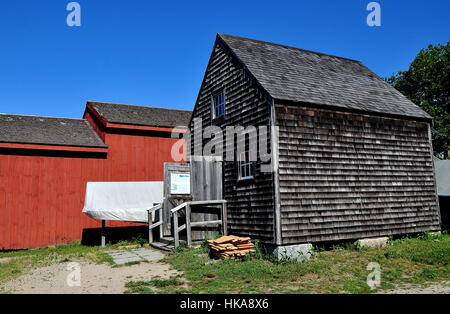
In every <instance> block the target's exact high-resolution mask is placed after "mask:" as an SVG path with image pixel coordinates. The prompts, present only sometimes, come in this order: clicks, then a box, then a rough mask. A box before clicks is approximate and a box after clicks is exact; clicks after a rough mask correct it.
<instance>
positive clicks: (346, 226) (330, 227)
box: [190, 35, 440, 245]
mask: <svg viewBox="0 0 450 314" xmlns="http://www.w3.org/2000/svg"><path fill="white" fill-rule="evenodd" d="M224 88H225V89H226V114H225V117H222V118H220V119H216V120H214V121H211V107H212V104H211V99H212V96H214V95H215V94H216V93H217V92H219V91H221V90H223V89H224ZM192 117H193V118H202V119H203V128H205V127H207V126H208V125H212V124H213V125H217V126H220V127H222V129H225V127H226V126H237V125H240V126H244V127H247V126H250V125H253V126H259V125H265V126H271V125H272V124H273V123H274V124H275V125H277V126H279V137H277V138H275V137H271V138H270V139H269V141H270V142H272V143H268V145H271V146H273V148H274V151H273V152H272V157H273V160H274V163H273V165H274V168H275V169H277V170H276V171H274V172H273V173H262V172H261V164H260V163H257V165H256V175H255V179H254V180H249V181H245V182H238V167H237V162H229V161H226V159H225V160H224V164H223V187H224V191H223V195H224V198H225V199H226V200H227V201H228V204H229V207H228V222H229V224H228V225H229V230H228V231H229V233H230V234H237V235H248V236H251V237H254V238H259V239H261V240H262V241H263V242H264V243H267V244H276V245H288V244H297V243H307V242H324V241H336V240H346V239H348V240H350V239H358V238H369V237H377V236H387V235H399V234H406V233H417V232H424V231H435V230H440V217H439V207H438V204H437V197H436V189H435V178H434V169H433V161H432V151H431V150H432V148H431V139H430V123H431V122H432V121H431V117H430V116H429V115H428V114H427V113H426V112H424V111H423V110H422V109H420V108H419V107H418V106H417V105H415V104H413V103H412V102H411V101H409V100H408V99H407V98H406V97H404V96H403V95H401V94H400V93H399V92H398V91H396V90H395V89H394V88H392V87H391V86H389V85H388V84H386V82H384V81H383V80H382V79H380V78H379V77H378V76H376V75H375V74H374V73H372V72H371V71H370V70H369V69H367V68H366V67H365V66H363V65H362V63H360V62H359V61H354V60H348V59H343V58H340V57H335V56H329V55H324V54H320V53H315V52H311V51H306V50H301V49H297V48H292V47H286V46H281V45H276V44H272V43H267V42H261V41H256V40H252V39H247V38H242V37H236V36H230V35H218V36H217V39H216V44H215V46H214V51H213V53H212V56H211V59H210V62H209V64H208V68H207V70H206V73H205V77H204V81H203V83H202V87H201V89H200V92H199V96H198V99H197V102H196V105H195V108H194V111H193V115H192ZM193 127H194V126H193V124H192V121H191V124H190V130H191V131H193ZM272 135H275V134H274V133H272ZM191 144H192V143H191ZM195 144H196V143H193V145H190V147H191V149H194V145H195ZM203 144H205V143H203ZM271 146H269V147H271ZM235 150H236V147H235ZM192 153H193V152H192ZM277 166H278V168H277Z"/></svg>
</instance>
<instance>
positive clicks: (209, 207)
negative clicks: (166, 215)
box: [149, 200, 227, 251]
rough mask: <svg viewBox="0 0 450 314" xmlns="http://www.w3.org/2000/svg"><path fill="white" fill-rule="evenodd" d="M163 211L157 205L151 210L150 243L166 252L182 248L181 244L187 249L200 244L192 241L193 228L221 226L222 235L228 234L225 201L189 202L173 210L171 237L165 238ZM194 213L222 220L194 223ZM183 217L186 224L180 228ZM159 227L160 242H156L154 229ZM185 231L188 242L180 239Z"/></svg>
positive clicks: (160, 206)
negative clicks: (156, 218) (156, 219)
mask: <svg viewBox="0 0 450 314" xmlns="http://www.w3.org/2000/svg"><path fill="white" fill-rule="evenodd" d="M163 210H164V209H163V207H162V205H157V206H155V207H153V208H152V209H150V210H149V222H152V223H149V243H150V245H151V246H153V247H155V248H158V249H161V250H165V251H172V250H174V249H176V248H177V247H178V246H180V244H183V245H186V246H187V247H192V246H193V245H195V244H200V243H201V241H200V242H198V243H196V242H195V241H193V240H192V228H193V227H210V226H221V231H222V234H223V235H226V234H227V219H226V217H227V202H226V201H225V200H210V201H189V202H185V203H182V204H180V205H179V206H177V207H175V208H173V209H172V210H171V211H170V212H171V216H172V218H173V225H172V228H171V229H172V235H171V236H163V232H162V230H163V228H162V227H163V223H164V222H163V219H162V211H163ZM157 211H159V221H158V222H155V223H153V215H155V214H156V212H157ZM193 213H203V214H205V213H207V214H216V215H218V216H219V217H220V219H219V220H203V221H192V214H193ZM181 217H183V218H184V220H185V222H184V224H182V225H181V226H180V225H179V222H180V218H181ZM157 227H159V230H160V232H159V234H160V237H159V240H158V241H155V240H154V237H153V229H155V228H157ZM184 230H186V240H183V239H180V233H181V232H182V231H184Z"/></svg>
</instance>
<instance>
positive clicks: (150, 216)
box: [148, 204, 163, 243]
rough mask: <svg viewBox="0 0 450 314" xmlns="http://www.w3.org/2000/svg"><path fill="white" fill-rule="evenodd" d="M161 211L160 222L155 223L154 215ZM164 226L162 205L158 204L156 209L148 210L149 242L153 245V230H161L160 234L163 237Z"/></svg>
mask: <svg viewBox="0 0 450 314" xmlns="http://www.w3.org/2000/svg"><path fill="white" fill-rule="evenodd" d="M157 210H159V217H158V219H159V220H158V221H157V222H156V223H153V213H156V211H157ZM162 224H163V216H162V204H158V205H156V206H155V207H152V208H150V209H149V210H148V242H149V243H153V229H155V228H156V227H160V228H159V234H160V236H162V228H161V226H162Z"/></svg>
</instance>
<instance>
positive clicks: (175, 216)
mask: <svg viewBox="0 0 450 314" xmlns="http://www.w3.org/2000/svg"><path fill="white" fill-rule="evenodd" d="M173 238H174V240H175V248H177V247H178V246H179V245H180V238H179V234H178V212H174V213H173Z"/></svg>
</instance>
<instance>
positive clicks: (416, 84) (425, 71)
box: [386, 41, 450, 158]
mask: <svg viewBox="0 0 450 314" xmlns="http://www.w3.org/2000/svg"><path fill="white" fill-rule="evenodd" d="M386 80H387V82H388V83H390V84H391V85H392V86H394V87H395V88H396V89H397V90H399V91H400V92H401V93H402V94H403V95H405V96H406V97H408V98H409V99H410V100H411V101H412V102H414V103H415V104H417V105H419V106H420V107H421V108H422V109H423V110H425V111H426V112H427V113H428V114H430V115H431V116H432V117H433V120H434V123H433V127H432V137H433V149H434V153H435V155H444V156H445V157H446V158H447V157H448V146H449V144H450V41H449V42H447V44H445V45H442V44H438V45H436V46H433V45H429V46H428V48H426V49H422V50H421V51H420V52H419V54H418V55H417V56H416V58H415V59H414V60H413V62H412V63H411V65H410V66H409V69H408V70H406V71H399V72H398V73H396V74H394V75H393V76H391V77H390V78H388V79H386Z"/></svg>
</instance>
